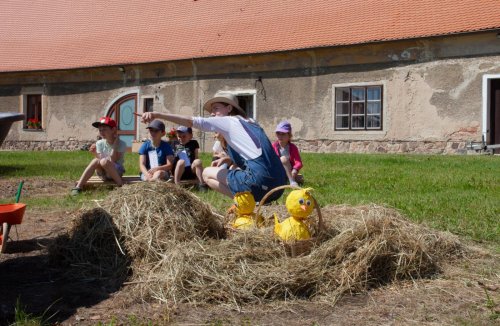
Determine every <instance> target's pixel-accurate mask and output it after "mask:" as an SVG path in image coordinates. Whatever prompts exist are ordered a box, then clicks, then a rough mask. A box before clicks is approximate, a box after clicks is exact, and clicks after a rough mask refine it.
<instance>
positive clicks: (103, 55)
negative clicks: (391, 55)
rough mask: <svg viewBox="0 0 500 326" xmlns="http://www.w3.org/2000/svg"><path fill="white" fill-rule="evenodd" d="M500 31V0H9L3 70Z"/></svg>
mask: <svg viewBox="0 0 500 326" xmlns="http://www.w3.org/2000/svg"><path fill="white" fill-rule="evenodd" d="M498 28H500V1H499V0H458V1H457V0H337V1H335V0H307V1H306V0H149V1H147V0H75V1H73V0H50V1H46V0H2V1H0V31H1V32H0V72H1V71H3V72H5V71H28V70H51V69H68V68H79V67H94V66H107V65H119V64H131V63H145V62H157V61H170V60H180V59H190V58H202V57H212V56H226V55H237V54H246V53H264V52H272V51H285V50H292V49H303V48H314V47H325V46H339V45H349V44H358V43H368V42H374V41H386V40H398V39H408V38H419V37H426V36H434V35H445V34H454V33H467V32H474V31H482V30H491V29H498Z"/></svg>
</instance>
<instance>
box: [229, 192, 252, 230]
mask: <svg viewBox="0 0 500 326" xmlns="http://www.w3.org/2000/svg"><path fill="white" fill-rule="evenodd" d="M234 204H235V206H236V218H235V219H234V221H233V223H232V226H233V228H235V229H242V230H245V229H250V228H253V227H255V220H254V213H253V211H254V209H255V199H254V198H253V195H252V193H251V192H250V191H245V192H238V193H236V195H234Z"/></svg>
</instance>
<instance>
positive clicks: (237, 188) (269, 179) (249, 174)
mask: <svg viewBox="0 0 500 326" xmlns="http://www.w3.org/2000/svg"><path fill="white" fill-rule="evenodd" d="M239 121H240V123H241V124H242V125H243V128H244V129H245V130H246V132H247V133H248V135H249V136H250V138H252V140H253V142H254V144H255V146H257V148H261V149H262V155H261V156H259V157H257V158H255V159H253V160H247V161H245V160H244V159H243V158H242V157H241V155H240V154H239V153H238V152H236V151H235V150H234V149H232V148H231V146H229V145H228V147H227V152H228V154H229V157H230V158H231V160H232V161H233V162H234V163H235V164H236V165H237V166H238V167H239V168H241V170H230V171H229V172H228V174H227V184H228V186H229V189H230V190H231V192H232V193H233V195H234V194H236V193H237V192H243V191H250V192H251V193H252V194H253V196H254V198H255V201H257V202H258V201H260V200H261V199H262V197H264V195H265V194H266V193H268V192H269V191H270V190H271V189H273V188H276V187H278V186H282V185H285V184H287V181H288V180H287V176H286V172H285V168H284V167H283V164H282V163H281V160H280V158H279V157H278V155H276V152H275V151H274V149H273V147H272V145H271V142H270V141H269V138H267V136H266V133H265V132H264V130H263V129H262V128H261V127H260V126H259V125H258V124H257V123H254V122H249V121H246V120H242V119H240V120H239ZM282 194H283V190H279V191H276V192H275V193H273V194H272V195H271V196H270V197H269V199H268V201H273V200H276V199H278V198H279V197H280V196H281V195H282Z"/></svg>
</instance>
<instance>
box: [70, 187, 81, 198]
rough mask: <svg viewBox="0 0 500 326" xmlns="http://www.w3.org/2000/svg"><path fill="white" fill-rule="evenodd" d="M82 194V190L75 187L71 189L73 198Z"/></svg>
mask: <svg viewBox="0 0 500 326" xmlns="http://www.w3.org/2000/svg"><path fill="white" fill-rule="evenodd" d="M81 192H82V189H81V188H78V187H75V188H73V189H71V196H78V195H79V194H80V193H81Z"/></svg>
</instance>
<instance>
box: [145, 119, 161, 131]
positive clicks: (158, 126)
mask: <svg viewBox="0 0 500 326" xmlns="http://www.w3.org/2000/svg"><path fill="white" fill-rule="evenodd" d="M146 129H156V130H160V131H162V132H163V131H165V124H164V123H163V122H161V121H160V120H153V121H151V122H150V123H149V124H148V126H147V127H146Z"/></svg>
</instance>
